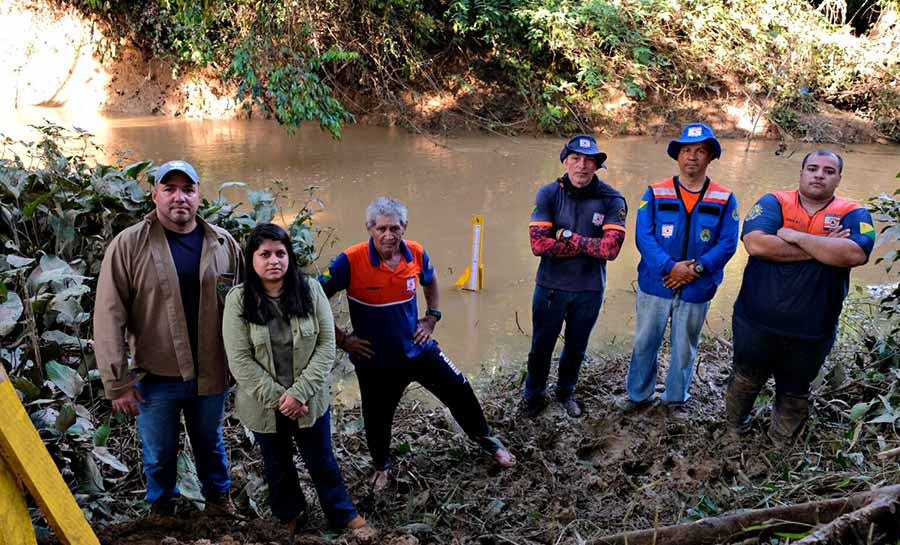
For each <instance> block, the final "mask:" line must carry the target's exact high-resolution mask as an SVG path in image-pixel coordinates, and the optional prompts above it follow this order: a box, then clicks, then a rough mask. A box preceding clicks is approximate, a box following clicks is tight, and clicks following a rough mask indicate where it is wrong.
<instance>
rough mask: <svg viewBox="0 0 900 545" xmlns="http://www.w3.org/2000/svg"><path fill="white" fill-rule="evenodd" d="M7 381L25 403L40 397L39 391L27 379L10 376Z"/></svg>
mask: <svg viewBox="0 0 900 545" xmlns="http://www.w3.org/2000/svg"><path fill="white" fill-rule="evenodd" d="M9 379H10V380H11V381H12V383H13V386H15V388H16V390H18V391H20V392H22V395H23V396H24V397H25V401H32V400H35V399H38V398H39V397H41V389H40V388H38V387H37V386H35V384H34V383H33V382H31V381H30V380H28V379H27V378H25V377H17V376H15V375H12V376H10V377H9Z"/></svg>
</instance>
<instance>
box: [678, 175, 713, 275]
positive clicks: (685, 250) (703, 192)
mask: <svg viewBox="0 0 900 545" xmlns="http://www.w3.org/2000/svg"><path fill="white" fill-rule="evenodd" d="M672 181H673V182H675V195H677V196H678V200H679V201H681V206H685V205H684V199H682V198H681V182H680V181H678V176H675V177H674V178H673V179H672ZM708 187H709V176H707V177H706V179H705V180H704V181H703V189H701V190H700V195H699V196H698V197H697V202H696V203H695V204H694V207H693V208H691V211H690V212H688V211H687V207H686V206H685V210H684V211H685V218H687V223H686V225H685V229H684V242H683V243H682V245H681V259H680V260H679V261H684V260H685V259H687V253H688V245H689V244H690V242H691V218H693V217H694V210H696V209H697V207H698V206H700V203H701V202H702V201H703V197H704V196H705V195H706V189H707V188H708Z"/></svg>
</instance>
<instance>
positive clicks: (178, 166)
mask: <svg viewBox="0 0 900 545" xmlns="http://www.w3.org/2000/svg"><path fill="white" fill-rule="evenodd" d="M173 172H180V173H182V174H184V175H185V176H187V177H188V179H190V180H191V181H192V182H194V183H195V184H199V183H200V176H197V171H196V170H194V167H192V166H191V164H190V163H188V162H187V161H182V160H180V159H179V160H177V161H169V162H168V163H163V164H161V165H159V168H157V169H156V178H155V179H156V183H160V182H162V181H163V180H165V179H166V176H168V175H169V174H172V173H173Z"/></svg>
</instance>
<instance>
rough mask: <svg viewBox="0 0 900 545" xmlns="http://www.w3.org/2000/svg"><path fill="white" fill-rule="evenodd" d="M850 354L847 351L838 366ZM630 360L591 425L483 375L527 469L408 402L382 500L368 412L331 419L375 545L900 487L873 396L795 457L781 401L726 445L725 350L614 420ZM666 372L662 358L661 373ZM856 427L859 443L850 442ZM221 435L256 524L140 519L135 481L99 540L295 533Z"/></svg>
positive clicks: (132, 544) (249, 462)
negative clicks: (510, 464) (682, 385)
mask: <svg viewBox="0 0 900 545" xmlns="http://www.w3.org/2000/svg"><path fill="white" fill-rule="evenodd" d="M849 354H850V352H849V351H845V350H841V349H838V350H836V351H835V353H834V354H833V356H832V358H831V361H832V365H833V364H834V363H835V362H836V361H839V360H840V359H841V358H846V357H849ZM627 361H628V360H627V356H626V355H624V354H599V353H594V354H591V355H590V356H589V361H588V362H587V364H586V366H585V368H584V370H583V373H582V378H581V381H580V384H579V395H580V398H581V400H582V402H583V404H584V406H585V408H586V416H585V417H584V418H581V419H571V418H569V417H567V416H566V414H565V412H564V411H563V410H562V408H561V407H560V406H558V405H555V404H552V405H551V406H550V407H549V408H548V409H547V410H546V411H545V412H544V413H543V414H542V415H541V416H539V417H538V418H536V419H533V420H532V419H527V418H525V417H523V416H522V415H521V414H520V413H519V412H518V407H517V405H518V399H519V395H520V385H521V380H522V371H521V368H520V367H519V366H513V367H510V368H506V369H502V370H500V371H498V372H496V373H495V374H494V375H493V376H489V377H485V378H484V380H483V381H482V382H481V383H480V384H479V385H478V386H479V391H480V397H481V399H482V403H483V405H484V407H485V411H486V415H487V417H488V420H489V422H490V423H491V424H492V426H493V427H494V431H495V432H496V433H497V434H498V435H499V436H501V437H502V438H503V439H504V441H506V442H507V444H508V445H509V447H510V449H511V450H512V451H513V452H514V453H515V454H516V456H517V457H518V461H519V463H518V465H517V466H516V467H515V468H513V469H511V470H505V471H501V469H500V468H499V467H498V466H497V465H496V464H495V463H493V462H492V461H491V459H490V458H489V457H487V456H485V455H483V454H481V453H480V452H479V451H478V449H477V448H476V447H475V446H473V445H472V444H470V443H469V442H468V441H467V440H466V439H465V436H464V435H463V434H462V433H461V432H460V430H459V429H458V428H457V427H456V425H455V424H454V423H453V421H452V419H451V418H450V417H449V415H448V414H447V413H446V411H444V410H440V409H434V408H433V407H434V406H433V405H431V404H428V403H425V404H423V403H419V402H416V401H414V398H415V397H416V395H415V394H414V395H412V396H411V395H410V394H407V398H406V400H405V401H404V403H403V404H402V405H401V407H400V409H399V410H398V414H397V417H396V418H395V423H394V440H393V448H394V452H395V454H396V455H397V456H398V465H397V471H396V481H395V482H394V484H393V485H392V486H391V488H390V489H389V490H388V491H387V493H385V494H383V495H380V496H378V497H375V496H373V495H372V493H371V491H370V489H369V487H368V484H367V477H368V476H369V474H370V472H371V470H372V468H371V466H370V461H371V460H370V459H369V457H368V454H367V449H366V447H365V440H364V433H363V431H362V421H361V417H360V411H359V407H358V406H352V407H340V406H336V407H335V408H334V428H335V435H334V445H335V453H336V456H337V458H338V462H339V464H340V466H341V468H342V471H343V472H344V477H345V480H346V481H347V483H348V485H349V487H350V492H351V496H352V497H353V498H354V500H355V501H356V503H357V506H358V507H359V508H360V510H361V511H362V512H363V514H364V515H365V516H366V517H367V519H368V520H369V521H370V522H371V523H372V524H373V525H374V526H376V527H377V528H379V529H381V530H382V532H383V533H382V536H381V538H380V540H379V543H385V544H391V545H414V544H416V543H479V544H487V543H491V544H500V543H517V544H523V545H524V544H557V545H558V544H575V543H586V542H591V540H592V539H597V538H599V537H601V536H604V535H609V534H613V533H616V532H619V531H623V530H631V529H646V528H653V527H662V526H666V525H671V524H675V523H679V522H685V521H690V520H696V519H699V518H706V517H713V516H717V515H720V514H723V513H726V512H729V511H734V510H737V509H749V508H761V507H771V506H775V505H784V504H791V503H800V502H805V501H810V500H814V499H818V498H825V497H834V496H843V495H847V494H851V493H853V492H857V491H863V490H868V489H869V488H870V487H871V486H875V485H878V484H879V483H884V482H888V483H889V482H896V481H897V479H898V478H900V468H898V466H897V464H896V461H895V460H893V459H891V458H879V457H876V456H875V454H876V453H877V452H879V451H885V450H888V449H891V448H893V447H895V446H898V445H900V441H898V439H897V438H896V437H895V436H894V435H893V434H887V435H886V436H883V435H882V433H881V432H880V431H878V429H877V428H876V427H875V426H863V425H862V424H858V425H857V424H856V423H855V421H854V420H853V418H856V417H854V416H852V415H851V414H850V407H852V406H853V405H854V404H855V403H856V402H857V401H858V400H859V399H867V398H868V397H870V396H871V395H872V394H871V392H870V391H869V387H868V386H866V385H864V384H861V383H857V382H853V381H849V382H846V383H841V382H835V381H834V380H833V379H829V380H828V381H826V382H823V383H822V384H821V385H819V386H818V387H817V388H816V391H815V395H814V410H813V416H812V418H811V419H810V421H809V424H808V425H807V427H806V428H805V430H804V431H803V433H802V434H801V436H800V437H799V439H798V441H797V443H796V445H795V447H794V448H792V449H790V450H789V451H784V452H783V451H779V450H777V449H775V448H774V447H772V445H771V444H770V443H769V441H768V439H767V438H766V436H765V429H766V428H767V426H768V421H769V414H770V410H769V407H768V405H769V402H770V399H771V396H772V391H771V389H769V390H767V391H765V392H764V394H763V396H762V397H761V401H760V403H758V404H757V408H756V409H755V411H754V424H753V429H752V431H751V433H750V434H749V435H748V436H747V437H746V438H745V439H744V440H742V441H740V442H738V441H736V440H734V439H732V438H730V437H729V436H728V435H727V434H726V433H725V430H724V426H723V424H722V422H723V418H724V402H723V398H722V395H723V392H724V388H725V384H726V380H727V376H728V372H729V368H730V346H729V342H728V340H727V339H724V338H721V337H714V338H704V339H703V342H702V343H701V350H700V356H699V360H698V362H699V363H698V370H697V376H696V379H695V382H694V385H693V387H692V399H691V400H690V401H689V403H688V404H687V407H686V410H685V411H683V412H678V413H676V412H672V411H669V410H667V409H665V408H663V407H659V406H654V407H650V408H647V409H645V410H642V411H637V412H635V413H633V414H622V413H621V412H620V411H618V410H617V409H616V408H615V407H614V406H613V401H614V400H615V398H617V397H618V396H621V395H622V394H623V383H624V375H625V370H626V368H627ZM666 361H667V357H666V355H665V354H663V355H662V356H661V362H666ZM846 364H847V365H848V366H851V365H852V366H853V367H854V368H855V367H857V366H858V364H853V363H851V362H846ZM832 365H829V369H831V368H832ZM845 370H846V371H849V370H850V368H849V367H848V368H846V369H845ZM662 372H665V364H663V369H662V370H661V373H662ZM842 372H843V371H842ZM350 380H354V379H353V378H352V377H350ZM838 380H839V379H838ZM854 427H855V432H853V433H849V430H851V429H853V428H854ZM225 430H226V439H227V444H228V448H229V453H230V456H231V461H232V466H233V474H234V475H233V476H234V481H235V482H234V485H233V490H234V491H235V496H236V502H237V504H238V507H239V509H240V511H241V513H242V515H244V516H246V517H247V518H248V519H249V520H248V521H235V520H230V519H226V520H222V519H219V518H210V517H206V516H205V515H203V514H202V513H201V512H198V511H197V510H196V509H195V508H192V507H191V506H190V505H189V504H188V502H186V504H185V506H184V510H183V511H181V512H180V513H179V514H178V515H177V516H176V517H174V518H161V519H154V518H150V519H141V517H142V516H143V515H144V507H143V506H142V504H141V501H140V499H139V498H140V490H139V487H140V484H139V479H136V478H128V476H126V477H125V478H124V479H123V480H122V485H121V486H119V487H118V488H117V489H116V490H115V491H114V492H113V493H112V495H111V496H112V498H111V500H110V502H109V505H110V506H111V507H113V508H114V510H115V512H116V513H117V514H120V515H117V518H118V517H119V516H124V517H126V518H129V522H127V523H124V524H117V525H113V526H107V525H106V524H107V523H108V522H109V521H108V520H106V521H105V520H101V519H100V518H98V517H99V516H100V514H99V513H96V512H95V519H94V521H93V524H94V525H95V527H96V528H98V535H99V536H100V537H101V541H102V542H103V543H109V544H112V543H116V544H120V545H145V544H147V545H149V544H150V543H166V544H167V545H189V544H190V545H201V544H202V545H209V544H222V545H226V544H227V545H250V544H256V543H259V544H267V543H272V542H276V543H280V542H282V540H283V539H285V538H286V535H285V533H284V530H283V528H281V527H280V525H278V524H275V523H273V522H271V519H270V518H269V514H268V508H267V506H266V499H265V497H266V496H265V487H264V486H263V484H262V479H261V477H262V467H261V462H260V460H259V459H258V456H257V455H256V451H255V449H254V448H253V447H252V445H250V443H249V441H248V436H247V435H246V434H245V433H244V431H243V429H242V428H241V427H240V426H239V425H237V424H236V421H235V420H234V418H233V416H232V415H231V414H229V415H227V425H226V427H225ZM124 431H125V429H122V428H120V429H119V432H120V433H121V432H124ZM133 439H134V438H133V437H129V436H128V435H127V434H126V435H124V436H123V435H120V436H119V437H118V438H117V444H116V445H111V447H110V448H111V450H114V451H116V452H121V450H122V449H128V451H129V454H128V455H127V456H125V457H124V459H125V461H126V462H127V463H129V465H130V467H132V468H133V469H132V471H133V472H136V471H138V468H139V463H138V462H137V460H138V456H139V454H138V451H137V448H136V445H135V442H134V440H133ZM301 476H302V479H303V485H304V489H305V491H306V495H307V498H308V499H312V498H314V497H315V494H314V492H313V489H312V487H311V483H310V481H309V479H308V477H307V476H306V475H305V472H303V471H302V470H301ZM311 515H312V517H311V521H310V525H309V527H308V529H307V531H306V532H304V534H303V535H302V536H301V537H300V538H299V539H298V541H297V543H308V544H321V543H352V542H353V541H352V540H350V539H349V538H348V537H347V536H338V535H335V534H334V533H331V532H329V531H328V530H327V529H326V527H325V522H324V519H323V518H322V514H321V511H320V510H319V509H318V508H317V507H316V508H314V509H313V511H312V513H311ZM769 536H770V537H772V538H773V539H774V537H775V536H773V535H772V534H771V533H769ZM738 541H740V542H741V543H746V542H745V541H742V540H738ZM762 542H763V541H760V543H762ZM764 542H765V543H771V542H770V541H764ZM754 543H756V542H755V541H754ZM779 543H780V541H779Z"/></svg>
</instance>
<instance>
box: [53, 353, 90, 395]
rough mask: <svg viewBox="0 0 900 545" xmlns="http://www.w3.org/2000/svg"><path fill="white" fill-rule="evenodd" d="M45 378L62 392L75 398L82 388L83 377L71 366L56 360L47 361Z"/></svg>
mask: <svg viewBox="0 0 900 545" xmlns="http://www.w3.org/2000/svg"><path fill="white" fill-rule="evenodd" d="M46 368H47V378H49V379H50V381H51V382H52V383H53V384H55V385H56V387H57V388H59V389H60V390H61V391H62V392H63V393H64V394H66V395H67V396H68V397H70V398H71V399H75V398H76V397H78V395H79V394H80V393H81V390H82V389H83V388H84V379H82V378H81V375H79V374H78V372H77V371H76V370H74V369H72V368H71V367H67V366H65V365H62V364H60V363H57V362H56V361H48V362H47V365H46Z"/></svg>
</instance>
